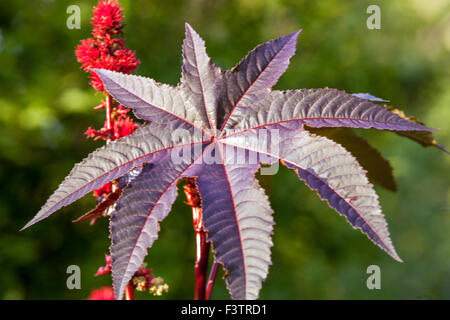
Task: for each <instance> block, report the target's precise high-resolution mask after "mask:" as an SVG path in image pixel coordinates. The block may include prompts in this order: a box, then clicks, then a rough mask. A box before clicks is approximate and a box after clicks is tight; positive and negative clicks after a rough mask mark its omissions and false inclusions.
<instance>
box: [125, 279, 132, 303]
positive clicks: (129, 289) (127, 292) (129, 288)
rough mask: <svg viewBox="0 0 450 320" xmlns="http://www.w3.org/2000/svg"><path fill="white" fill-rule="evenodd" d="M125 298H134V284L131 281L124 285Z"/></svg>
mask: <svg viewBox="0 0 450 320" xmlns="http://www.w3.org/2000/svg"><path fill="white" fill-rule="evenodd" d="M125 300H134V285H133V284H132V283H131V282H129V283H128V284H127V286H126V287H125Z"/></svg>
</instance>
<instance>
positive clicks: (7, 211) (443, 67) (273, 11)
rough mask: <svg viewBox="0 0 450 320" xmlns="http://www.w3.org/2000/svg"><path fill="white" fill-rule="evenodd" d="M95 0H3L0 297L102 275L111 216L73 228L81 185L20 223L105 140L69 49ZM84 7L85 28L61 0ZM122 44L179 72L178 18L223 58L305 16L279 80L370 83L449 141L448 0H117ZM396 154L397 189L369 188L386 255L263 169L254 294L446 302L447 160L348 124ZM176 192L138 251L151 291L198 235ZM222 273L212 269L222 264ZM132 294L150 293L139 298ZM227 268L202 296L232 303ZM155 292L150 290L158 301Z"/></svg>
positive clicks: (89, 285) (178, 287)
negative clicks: (267, 262) (263, 221)
mask: <svg viewBox="0 0 450 320" xmlns="http://www.w3.org/2000/svg"><path fill="white" fill-rule="evenodd" d="M94 3H95V1H72V0H71V1H68V0H60V1H55V0H41V1H37V0H35V1H31V0H30V1H26V0H15V1H12V0H3V1H1V2H0V177H1V184H0V188H1V192H0V298H1V299H84V298H86V297H87V296H88V295H89V292H90V291H91V290H92V289H93V288H98V287H101V286H103V285H107V284H109V283H110V278H109V277H94V276H93V274H94V273H95V272H96V270H97V268H98V267H99V266H100V265H103V263H104V255H103V254H104V253H105V252H107V250H108V246H109V238H108V227H107V221H106V220H103V221H100V222H97V223H96V224H95V225H94V226H92V227H89V225H88V223H80V224H72V223H71V220H72V219H74V218H76V217H78V216H79V215H81V214H82V213H84V212H86V211H88V210H89V209H91V208H92V207H93V206H94V199H93V197H92V196H86V197H85V198H83V199H82V200H80V201H78V202H76V203H75V204H72V205H71V206H69V207H67V208H64V209H62V210H61V211H60V212H59V213H57V214H55V215H54V216H52V217H51V218H49V219H48V220H46V221H43V222H41V223H39V224H37V225H35V226H33V227H32V228H30V229H28V230H26V231H22V232H19V229H20V228H21V227H22V226H23V225H24V224H25V223H26V222H27V221H28V220H29V219H31V218H32V216H33V215H34V214H35V213H36V212H37V211H38V210H39V208H40V207H41V205H43V203H44V202H45V200H46V199H47V197H48V196H49V195H50V194H51V193H52V192H53V191H54V189H55V188H56V187H57V185H58V183H59V182H60V181H61V180H62V179H63V178H64V176H65V175H66V174H67V173H68V172H69V171H70V169H71V168H72V166H73V164H74V163H75V162H78V161H80V160H81V159H82V158H83V157H84V156H85V155H87V154H88V153H89V152H91V151H92V150H94V149H95V148H96V147H98V146H100V145H101V142H99V141H97V142H93V141H91V140H87V139H86V138H85V137H84V135H83V132H84V131H85V130H86V128H87V127H88V126H90V125H92V126H94V127H100V126H101V125H102V121H103V114H102V112H98V111H94V110H92V107H94V106H96V105H97V104H98V102H99V100H100V98H101V97H100V96H99V95H97V96H96V95H95V94H94V90H93V89H92V88H90V87H89V85H88V78H87V75H86V74H85V73H84V72H82V71H81V70H80V69H79V64H78V63H77V62H76V60H75V57H74V48H75V46H76V45H77V44H78V41H79V40H80V39H84V38H87V37H88V36H89V33H90V30H91V28H90V25H89V18H90V16H91V8H92V6H93V5H94ZM71 4H77V5H79V6H80V8H81V18H82V20H81V29H80V30H69V29H67V27H66V19H67V17H68V15H67V14H66V9H67V7H68V6H69V5H71ZM121 4H122V5H123V6H124V8H125V17H126V27H125V30H124V31H125V34H126V35H127V46H128V47H130V48H131V49H133V50H136V52H137V57H138V58H139V59H141V61H142V64H141V66H140V68H139V70H138V73H139V74H142V75H145V76H149V77H152V78H155V79H157V80H158V81H161V82H168V83H172V84H176V83H177V82H178V79H179V76H180V64H181V57H180V54H181V43H182V40H183V38H184V22H185V21H187V22H189V23H190V24H191V25H192V26H193V27H194V28H195V29H196V30H197V31H198V32H199V33H200V34H201V36H202V37H203V38H204V39H205V40H206V43H207V45H208V52H209V54H210V56H211V57H213V60H214V61H215V62H216V63H218V64H219V65H221V66H222V67H226V68H229V67H232V66H233V65H234V64H235V63H236V62H238V61H239V60H240V59H241V58H242V57H243V56H244V55H245V54H246V53H247V51H248V50H250V49H252V48H253V47H254V46H255V45H257V44H258V43H261V42H263V41H266V40H269V39H271V38H274V37H277V36H281V35H284V34H287V33H289V32H292V31H293V30H296V29H298V28H303V32H302V33H301V35H300V38H299V43H298V50H297V54H296V56H295V57H294V58H293V59H292V60H291V66H290V68H289V69H288V71H287V73H286V74H285V75H284V76H283V77H282V78H281V79H280V82H279V83H278V84H277V86H276V88H278V89H287V88H302V87H308V88H309V87H325V86H328V87H336V88H340V89H345V90H346V91H348V92H370V93H371V94H373V95H375V96H377V97H381V98H384V99H389V100H390V104H391V105H393V106H396V107H399V108H400V109H403V110H404V111H405V112H406V113H407V114H408V115H414V116H417V117H418V118H420V119H421V120H422V121H424V122H425V123H426V124H428V125H429V126H432V127H435V128H440V129H441V130H440V131H438V132H436V137H437V140H438V142H439V143H441V144H443V145H444V146H446V147H449V146H450V126H449V119H450V59H449V54H450V3H449V2H448V1H446V0H433V1H428V0H411V1H404V0H390V1H388V0H384V1H376V0H370V1H366V0H361V1H350V0H348V1H337V0H324V1H307V0H260V1H257V0H231V1H230V0H215V1H207V0H184V1H182V0H173V1H162V0H158V1H156V0H152V1H144V0H137V1H131V0H128V1H125V0H124V1H121ZM369 4H378V5H379V6H380V8H381V24H382V25H381V30H369V29H367V28H366V19H367V17H368V15H367V14H366V8H367V6H368V5H369ZM357 133H358V134H359V135H361V136H363V137H365V138H366V139H367V140H368V141H369V142H370V143H371V144H372V145H374V146H375V147H377V148H378V149H379V150H380V151H381V153H382V155H383V156H384V157H386V158H387V159H389V160H390V161H391V164H392V166H393V168H394V176H395V178H396V180H397V183H398V191H397V192H396V193H393V192H390V191H385V190H382V189H380V188H377V191H378V192H379V195H380V200H381V203H382V206H383V208H384V211H385V213H386V216H387V221H388V223H389V225H390V231H391V234H392V238H393V242H394V245H396V248H397V251H398V252H399V254H400V256H401V257H402V258H403V259H404V261H405V262H404V263H397V262H395V261H394V260H392V259H391V258H390V257H389V256H388V255H387V254H385V253H384V252H382V251H381V250H380V249H378V248H377V247H375V246H374V245H373V244H372V243H371V242H370V241H369V240H368V239H367V238H366V237H365V236H363V235H362V234H361V233H360V232H359V231H355V230H352V228H351V227H350V226H349V225H348V223H347V222H346V221H345V219H344V218H343V217H340V216H339V215H337V214H336V213H335V212H333V211H332V210H331V209H330V208H329V207H328V206H327V204H326V203H324V202H322V201H321V200H320V199H319V198H318V197H317V196H316V194H315V193H313V192H311V191H310V190H309V189H308V188H307V187H306V186H305V185H304V184H303V183H302V182H300V181H298V179H297V177H296V176H295V174H294V173H293V172H290V171H289V170H287V169H285V168H281V169H280V172H279V174H278V175H276V176H273V177H262V180H263V181H262V183H263V184H264V185H265V186H266V187H267V188H268V193H269V196H270V199H271V202H272V206H273V208H274V210H275V220H276V222H277V224H276V226H275V235H274V237H273V241H274V248H273V251H272V252H273V254H272V256H273V265H272V266H271V268H270V273H269V276H268V279H267V281H266V282H265V284H264V285H263V289H262V291H261V298H265V299H340V298H342V299H360V298H363V299H365V298H368V299H381V298H388V299H390V298H399V299H410V298H411V299H416V298H421V299H422V298H425V299H427V298H436V299H440V298H446V299H449V298H450V235H449V232H448V230H450V211H449V209H450V188H449V184H448V180H449V168H450V158H449V156H448V155H447V154H445V153H443V152H441V151H440V150H437V149H435V148H422V147H421V146H420V145H419V144H417V143H415V142H413V141H410V140H408V139H406V138H402V137H399V136H397V135H395V134H391V133H388V132H379V131H378V132H375V131H373V130H357ZM183 200H184V199H183V197H182V192H179V198H178V200H177V202H176V204H175V205H174V207H173V210H172V212H171V214H170V215H169V217H168V218H167V219H166V220H165V221H164V222H162V230H161V232H160V239H159V240H158V241H157V242H156V243H155V245H154V247H153V248H152V249H151V250H150V253H149V256H148V257H147V259H146V261H147V262H148V263H149V265H150V266H152V267H153V268H154V272H155V274H156V275H157V276H161V277H163V278H164V279H165V281H166V282H167V283H168V284H169V285H170V290H169V293H168V294H166V295H164V296H163V297H161V298H162V299H164V298H167V299H174V298H178V299H190V298H191V297H192V291H193V264H194V241H193V230H192V220H191V217H190V211H189V208H188V207H187V206H185V205H184V204H183ZM71 264H76V265H79V266H80V267H81V270H82V289H81V290H68V289H67V288H66V278H67V276H68V275H67V274H66V268H67V266H69V265H71ZM372 264H376V265H379V266H380V267H381V271H382V289H381V290H373V291H370V290H368V289H367V288H366V279H367V276H368V275H367V274H366V268H367V267H368V266H369V265H372ZM219 278H220V275H219ZM137 297H138V298H151V299H153V297H152V296H150V295H148V294H140V293H138V295H137ZM228 297H229V296H228V294H227V292H226V289H225V285H224V282H223V281H222V280H218V281H217V287H216V289H215V292H214V294H213V298H225V299H228ZM158 299H160V298H158Z"/></svg>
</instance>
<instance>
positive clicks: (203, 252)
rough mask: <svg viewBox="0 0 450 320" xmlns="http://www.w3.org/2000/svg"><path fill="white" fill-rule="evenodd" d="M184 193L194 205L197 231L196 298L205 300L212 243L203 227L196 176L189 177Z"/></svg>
mask: <svg viewBox="0 0 450 320" xmlns="http://www.w3.org/2000/svg"><path fill="white" fill-rule="evenodd" d="M184 193H185V194H186V199H187V201H186V204H187V205H189V206H191V207H192V222H193V225H194V232H195V246H196V250H195V284H194V300H204V299H205V287H206V272H207V270H208V258H209V247H210V244H209V242H207V241H206V231H205V230H204V228H203V216H202V206H201V198H200V193H199V191H198V188H197V184H196V181H195V178H188V183H187V184H186V185H185V186H184Z"/></svg>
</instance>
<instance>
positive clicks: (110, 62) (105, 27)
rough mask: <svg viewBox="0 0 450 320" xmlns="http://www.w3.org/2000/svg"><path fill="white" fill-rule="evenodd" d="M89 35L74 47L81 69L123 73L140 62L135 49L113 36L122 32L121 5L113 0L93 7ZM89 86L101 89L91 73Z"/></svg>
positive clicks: (98, 81)
mask: <svg viewBox="0 0 450 320" xmlns="http://www.w3.org/2000/svg"><path fill="white" fill-rule="evenodd" d="M93 12H94V16H93V17H92V20H91V23H92V25H93V29H92V35H93V38H89V39H86V40H81V43H80V44H79V45H78V46H77V48H76V50H75V55H76V56H77V60H78V61H79V62H80V63H81V68H82V69H83V70H85V71H86V72H90V70H91V69H92V68H102V69H108V70H113V71H119V72H124V73H132V72H134V71H136V68H137V67H138V65H139V64H140V61H139V60H138V59H137V58H136V56H135V52H134V51H131V50H130V49H128V48H126V47H125V44H124V42H125V39H120V38H113V36H115V35H120V34H122V28H123V23H122V19H123V15H122V8H121V7H120V5H119V3H118V2H117V0H103V1H100V2H99V3H98V4H97V6H96V7H94V11H93ZM90 78H91V82H90V84H91V86H92V87H94V89H95V90H98V91H103V90H104V86H103V83H102V81H101V79H100V78H99V77H98V76H97V75H96V74H95V73H93V72H91V75H90Z"/></svg>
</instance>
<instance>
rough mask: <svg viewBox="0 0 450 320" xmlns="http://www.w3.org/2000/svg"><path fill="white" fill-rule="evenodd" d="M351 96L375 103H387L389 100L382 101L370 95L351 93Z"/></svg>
mask: <svg viewBox="0 0 450 320" xmlns="http://www.w3.org/2000/svg"><path fill="white" fill-rule="evenodd" d="M352 96H355V97H358V98H361V99H367V100H370V101H375V102H389V100H384V99H381V98H378V97H375V96H373V95H371V94H370V93H352Z"/></svg>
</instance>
